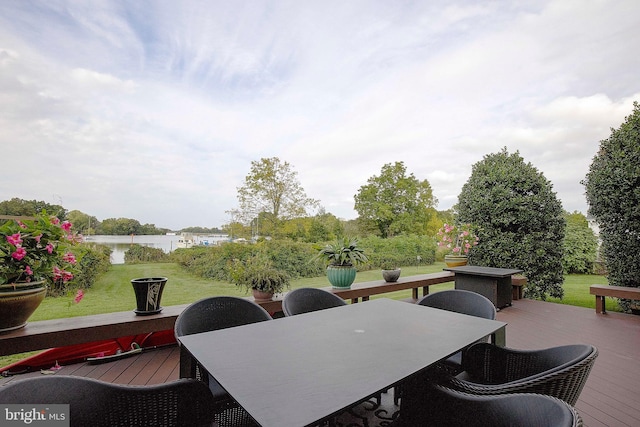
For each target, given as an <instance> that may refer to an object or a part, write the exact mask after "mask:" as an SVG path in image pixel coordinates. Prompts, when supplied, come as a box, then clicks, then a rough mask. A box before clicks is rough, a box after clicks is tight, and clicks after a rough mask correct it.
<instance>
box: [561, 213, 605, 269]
mask: <svg viewBox="0 0 640 427" xmlns="http://www.w3.org/2000/svg"><path fill="white" fill-rule="evenodd" d="M565 219H566V222H567V229H566V232H565V235H564V243H563V244H564V257H563V258H562V267H563V269H564V272H565V273H566V274H591V273H593V265H594V263H595V261H596V255H597V251H598V238H597V237H596V235H595V233H594V232H593V230H592V229H591V228H590V227H589V221H587V217H585V216H584V215H583V214H581V213H580V212H574V213H565Z"/></svg>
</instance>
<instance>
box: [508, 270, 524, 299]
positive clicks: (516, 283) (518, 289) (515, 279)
mask: <svg viewBox="0 0 640 427" xmlns="http://www.w3.org/2000/svg"><path fill="white" fill-rule="evenodd" d="M511 286H512V292H513V295H512V297H511V299H512V300H514V301H515V300H519V299H522V294H523V290H524V288H525V287H526V286H527V278H526V277H524V276H523V275H521V274H516V275H514V276H511Z"/></svg>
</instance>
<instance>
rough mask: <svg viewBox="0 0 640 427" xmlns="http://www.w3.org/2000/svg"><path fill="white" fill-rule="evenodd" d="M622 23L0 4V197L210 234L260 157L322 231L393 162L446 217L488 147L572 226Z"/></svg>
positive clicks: (620, 68) (238, 5) (609, 6)
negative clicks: (502, 154)
mask: <svg viewBox="0 0 640 427" xmlns="http://www.w3.org/2000/svg"><path fill="white" fill-rule="evenodd" d="M638 28H640V2H638V1H637V0H550V1H545V0H513V1H501V0H497V1H480V0H476V1H449V0H442V1H439V0H423V1H383V0H380V1H377V0H367V1H358V0H353V1H342V0H341V1H331V0H322V1H320V0H318V1H314V0H309V1H304V2H301V1H268V2H267V1H215V0H210V1H174V0H167V1H161V0H158V1H129V0H123V1H115V0H113V1H79V0H76V1H62V0H42V1H31V0H29V1H26V0H2V1H0V150H1V155H0V158H1V159H2V165H3V166H2V179H1V181H0V200H8V199H10V198H12V197H19V198H22V199H27V200H33V199H35V200H44V201H46V202H49V203H56V204H62V205H63V206H64V207H65V208H67V209H69V210H73V209H78V210H80V211H82V212H85V213H88V214H90V215H94V216H96V217H97V218H98V219H99V220H104V219H106V218H119V217H126V218H135V219H137V220H139V221H140V222H141V223H152V224H155V225H156V226H158V227H167V228H172V229H180V228H182V227H187V226H194V225H199V226H206V227H214V226H221V225H223V224H225V223H228V222H229V220H230V216H229V215H228V214H227V213H226V211H229V210H231V209H234V208H236V207H237V206H238V202H237V198H236V190H237V188H238V187H239V186H240V185H242V183H243V180H244V177H245V176H246V175H247V174H248V173H249V170H250V166H251V161H253V160H259V159H260V158H263V157H279V158H280V159H281V160H282V161H287V162H289V163H290V164H291V165H292V167H293V168H294V170H295V171H296V172H297V173H298V178H299V181H300V183H301V184H302V186H303V187H304V189H305V190H306V193H307V195H308V196H309V197H312V198H315V199H318V200H320V202H321V205H322V206H323V207H324V208H325V210H326V211H327V212H331V213H333V214H335V215H336V216H338V217H340V218H344V219H352V218H355V217H356V216H357V213H356V212H355V211H354V210H353V205H354V199H353V196H354V195H355V194H356V193H357V191H358V189H359V188H360V186H362V185H364V184H366V181H367V179H368V178H370V177H372V176H373V175H378V174H379V173H380V170H381V168H382V166H383V165H384V164H386V163H392V162H396V161H403V162H404V163H405V165H406V167H407V170H408V172H409V173H413V174H414V175H415V176H416V178H418V179H420V180H423V179H427V180H428V181H429V183H430V184H431V186H432V188H433V190H434V193H435V195H436V197H437V198H438V200H439V203H438V209H448V208H450V207H451V206H452V205H453V204H455V203H456V201H457V196H458V194H459V192H460V189H461V187H462V185H463V184H464V183H465V182H466V181H467V179H468V178H469V176H470V173H471V167H472V165H473V164H474V163H476V162H478V161H480V160H481V159H482V158H483V156H484V155H487V154H491V153H495V152H498V151H500V150H501V148H502V147H507V149H508V151H509V152H515V151H519V152H520V155H521V156H522V157H524V159H525V161H527V162H530V163H532V164H533V165H534V166H535V167H536V168H537V169H538V170H539V171H541V172H542V173H543V174H544V175H545V177H546V178H547V179H548V180H550V181H551V182H552V184H553V188H554V190H555V191H556V192H557V195H558V198H559V199H560V200H561V201H562V203H563V206H564V208H565V209H566V210H568V211H574V210H578V211H581V212H583V213H586V210H587V205H586V201H585V197H584V187H583V186H582V185H581V184H580V181H581V180H582V179H583V178H584V176H585V174H586V173H587V171H588V168H589V165H590V163H591V159H592V158H593V156H594V155H595V154H596V152H597V149H598V145H599V141H600V140H602V139H604V138H607V137H608V136H609V135H610V129H611V128H612V127H615V128H617V127H618V126H619V125H620V124H621V123H622V121H623V120H624V117H625V116H627V115H629V114H630V113H631V112H632V103H633V101H634V100H636V101H640V78H639V77H638V76H639V74H638V73H639V71H638V70H640V55H639V54H638V52H640V37H638Z"/></svg>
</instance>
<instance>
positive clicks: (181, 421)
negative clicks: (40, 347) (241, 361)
mask: <svg viewBox="0 0 640 427" xmlns="http://www.w3.org/2000/svg"><path fill="white" fill-rule="evenodd" d="M0 403H2V404H23V405H25V404H29V405H30V404H33V406H34V407H36V408H37V407H38V406H42V405H46V404H68V405H69V410H70V414H69V418H70V420H69V421H70V425H71V426H72V427H73V426H80V427H86V426H94V427H101V426H104V427H119V426H123V427H124V426H127V427H139V426H185V427H188V426H211V425H212V424H213V422H214V412H213V403H214V402H213V396H212V395H211V392H210V391H209V389H208V387H207V386H206V385H205V384H203V383H202V382H200V381H195V380H188V379H182V380H177V381H174V382H170V383H164V384H158V385H150V386H130V385H120V384H111V383H107V382H103V381H98V380H94V379H89V378H84V377H77V376H64V375H51V376H42V377H33V378H27V379H24V380H16V381H13V382H10V383H8V384H6V385H4V386H2V387H0Z"/></svg>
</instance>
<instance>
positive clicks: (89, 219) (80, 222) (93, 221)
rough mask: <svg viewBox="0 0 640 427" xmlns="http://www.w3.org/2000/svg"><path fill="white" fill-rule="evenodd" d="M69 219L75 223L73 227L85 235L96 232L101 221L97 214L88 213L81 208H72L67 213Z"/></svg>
mask: <svg viewBox="0 0 640 427" xmlns="http://www.w3.org/2000/svg"><path fill="white" fill-rule="evenodd" d="M67 220H69V222H71V223H72V224H73V229H74V230H76V231H77V232H78V233H84V234H85V235H87V236H88V235H90V234H96V233H95V230H96V228H98V226H99V225H100V222H99V221H98V219H97V218H96V217H95V216H90V215H87V214H86V213H83V212H81V211H79V210H72V211H70V212H69V213H68V214H67Z"/></svg>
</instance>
